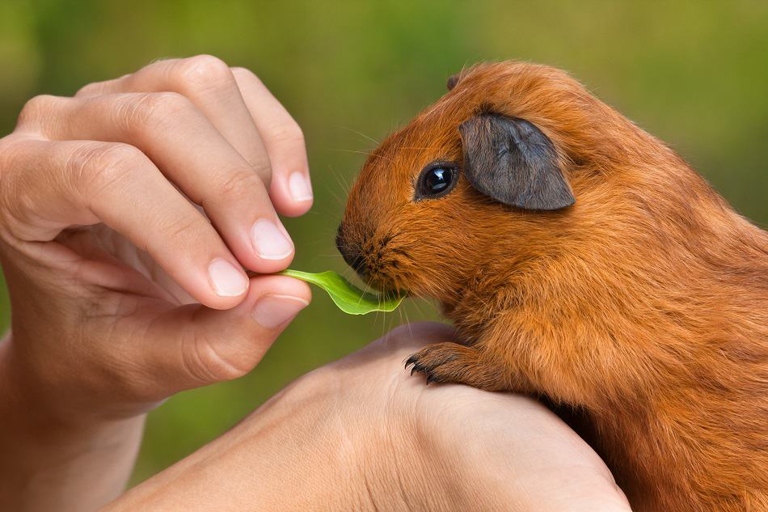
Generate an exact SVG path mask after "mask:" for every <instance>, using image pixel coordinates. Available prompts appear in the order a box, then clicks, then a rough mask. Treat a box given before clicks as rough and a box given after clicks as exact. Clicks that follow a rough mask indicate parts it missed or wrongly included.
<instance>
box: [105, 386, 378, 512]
mask: <svg viewBox="0 0 768 512" xmlns="http://www.w3.org/2000/svg"><path fill="white" fill-rule="evenodd" d="M304 379H306V377H305V378H304ZM304 379H302V380H300V381H299V382H297V383H294V384H292V385H290V386H289V387H288V388H286V389H285V390H283V391H281V392H280V393H278V394H277V395H276V396H274V397H273V398H272V399H271V400H269V401H268V402H267V403H265V404H264V405H262V406H261V407H260V408H259V409H257V410H256V411H255V412H254V413H252V414H251V415H250V416H249V417H247V418H245V419H244V420H243V421H242V422H241V423H240V424H238V425H236V426H235V427H234V428H233V429H232V430H230V431H228V432H227V433H225V434H224V435H222V436H221V437H219V438H217V439H216V440H214V441H212V442H211V443H209V444H207V445H205V446H203V447H201V448H200V449H199V450H197V451H196V452H194V453H193V454H191V455H189V456H188V457H186V458H185V459H183V460H181V461H179V462H178V463H176V464H174V465H173V466H171V467H170V468H167V469H165V470H164V471H162V472H160V473H159V474H157V475H155V476H153V477H152V478H150V479H149V480H147V481H145V482H142V483H141V484H139V485H138V486H136V487H134V488H133V489H131V490H130V491H129V492H127V493H126V494H125V495H123V496H121V497H120V498H119V499H118V500H116V501H114V502H113V503H111V504H110V505H109V506H107V507H106V508H105V509H104V510H103V512H122V511H133V510H167V511H169V512H171V511H183V512H196V511H201V512H202V511H208V510H218V511H220V512H228V511H233V512H234V511H240V510H262V511H273V510H274V511H293V510H296V511H299V510H301V511H304V510H319V511H323V510H328V511H335V510H355V509H359V510H373V508H372V507H369V506H367V504H365V495H364V485H365V484H364V481H362V479H360V478H359V473H358V469H359V468H358V466H359V462H360V461H359V460H358V459H357V456H356V452H355V450H356V444H357V439H356V436H355V435H352V436H351V437H346V436H345V435H344V434H343V433H342V431H343V426H341V425H340V424H339V423H338V411H337V410H335V409H334V403H333V400H332V399H329V395H328V394H327V392H326V390H324V389H322V387H321V386H320V383H319V382H317V381H313V382H312V383H311V385H305V382H304ZM340 428H341V429H342V430H340Z"/></svg>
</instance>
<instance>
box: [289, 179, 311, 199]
mask: <svg viewBox="0 0 768 512" xmlns="http://www.w3.org/2000/svg"><path fill="white" fill-rule="evenodd" d="M288 191H289V192H290V193H291V199H293V200H294V201H311V200H312V185H311V184H310V183H309V176H307V175H306V174H304V173H303V172H295V173H293V174H291V175H290V176H289V177H288Z"/></svg>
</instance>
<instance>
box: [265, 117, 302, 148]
mask: <svg viewBox="0 0 768 512" xmlns="http://www.w3.org/2000/svg"><path fill="white" fill-rule="evenodd" d="M270 138H271V139H272V140H273V141H274V142H276V143H279V144H284V145H296V146H304V132H303V131H302V130H301V128H300V127H299V125H298V124H297V123H296V122H294V121H293V120H291V121H290V122H285V123H280V124H277V125H275V126H273V127H272V129H271V130H270Z"/></svg>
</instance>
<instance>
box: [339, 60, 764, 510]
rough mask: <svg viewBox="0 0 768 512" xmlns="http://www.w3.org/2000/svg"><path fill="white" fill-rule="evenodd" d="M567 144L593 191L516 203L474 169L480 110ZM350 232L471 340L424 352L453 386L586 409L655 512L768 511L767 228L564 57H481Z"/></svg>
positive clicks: (380, 268) (374, 161)
mask: <svg viewBox="0 0 768 512" xmlns="http://www.w3.org/2000/svg"><path fill="white" fill-rule="evenodd" d="M481 110H482V111H487V110H491V111H493V112H496V113H499V114H502V115H506V116H512V117H517V118H522V119H525V120H527V121H529V122H531V123H533V124H534V125H535V126H537V127H538V128H539V129H540V130H541V131H542V132H543V133H544V134H546V136H548V137H549V139H550V140H551V141H552V142H553V144H554V146H555V148H556V150H557V155H558V159H559V163H560V167H561V168H562V169H563V171H564V173H565V176H566V178H567V180H568V182H569V183H570V186H571V188H572V190H573V195H574V196H575V198H576V203H575V204H574V205H573V206H571V207H568V208H565V209H563V210H558V211H549V212H534V211H524V210H520V209H515V208H511V207H507V206H504V205H501V204H500V203H497V202H495V201H493V200H491V199H489V198H488V197H486V196H484V195H482V194H480V193H478V192H477V191H476V190H474V189H473V188H472V187H471V186H470V185H469V183H468V182H467V180H466V179H465V177H464V176H463V175H462V176H460V178H459V182H458V184H457V186H456V188H455V189H454V190H453V191H452V192H451V193H450V194H448V195H446V196H445V197H442V198H439V199H434V200H423V201H414V199H413V198H414V183H415V181H416V179H417V177H418V175H419V173H420V171H421V169H422V168H424V166H425V165H427V164H428V163H430V162H432V161H435V160H444V161H450V162H455V163H456V164H457V165H458V167H459V169H461V165H462V162H463V150H462V141H461V138H460V136H459V131H458V126H459V125H460V124H461V123H463V122H464V121H466V120H467V119H469V118H470V117H471V116H473V115H476V114H477V112H478V111H481ZM339 243H340V245H341V246H343V247H346V248H352V249H351V250H353V251H356V252H358V253H359V256H358V257H359V258H361V259H362V260H363V261H364V262H365V269H366V271H365V279H366V280H367V281H368V282H369V283H370V284H372V285H374V286H377V287H379V288H382V289H390V290H400V291H407V292H409V293H411V294H413V295H418V296H428V297H434V298H436V299H438V300H439V301H440V302H441V304H442V306H443V309H444V312H445V314H446V316H447V317H448V318H450V319H451V320H452V321H453V322H454V323H455V325H456V327H457V328H458V331H459V333H460V335H461V337H462V339H463V340H464V342H465V343H466V345H457V344H454V343H440V344H435V345H431V346H429V347H427V348H425V349H424V350H423V351H421V352H419V353H417V354H416V355H415V356H414V362H416V363H417V366H416V367H417V368H418V369H419V371H422V372H424V373H426V374H427V375H428V377H429V378H430V379H431V380H435V381H438V382H460V383H465V384H468V385H472V386H476V387H479V388H483V389H488V390H510V391H517V392H525V393H530V394H533V395H540V396H544V397H546V398H547V399H548V400H550V401H551V402H553V403H555V404H559V405H560V406H566V407H570V408H573V409H574V410H576V411H577V412H579V413H581V414H583V416H584V418H585V419H586V420H587V421H588V423H589V425H590V430H591V431H592V434H593V436H594V445H595V448H596V449H597V450H598V451H599V453H601V454H602V455H603V457H604V458H605V460H606V462H607V463H608V465H609V466H610V467H611V469H612V471H613V472H614V475H615V477H616V479H617V482H618V483H619V485H621V487H622V488H623V489H624V490H625V492H626V494H627V495H628V497H629V499H630V502H631V503H632V506H633V508H634V509H635V510H638V511H644V510H647V511H650V510H653V511H661V510H669V511H704V510H707V511H710V510H711V511H718V512H727V511H744V510H751V511H768V234H766V232H764V231H762V230H760V229H758V228H757V227H755V226H754V225H752V224H750V223H749V222H748V221H747V220H745V219H744V218H742V217H740V216H739V215H738V214H736V213H735V212H734V211H733V210H732V209H731V208H730V207H729V206H728V205H727V203H726V202H725V201H724V200H723V199H722V198H721V197H720V196H719V195H718V194H717V193H716V192H715V191H713V190H712V188H710V186H709V185H708V184H707V183H706V182H705V181H704V180H703V179H702V178H701V177H700V176H699V175H697V174H696V173H695V172H694V171H692V170H691V169H690V168H689V167H688V165H687V164H686V163H685V162H684V161H683V160H682V159H681V158H680V157H679V156H678V155H676V154H675V153H674V152H673V151H672V150H670V149H669V148H668V147H666V146H665V145H664V144H663V143H661V142H660V141H658V140H657V139H655V138H654V137H652V136H651V135H649V134H647V133H646V132H644V131H643V130H641V129H639V128H638V127H637V126H635V125H634V124H632V123H631V122H630V121H629V120H627V119H626V118H624V117H623V116H622V115H621V114H619V113H618V112H616V111H615V110H613V109H611V108H610V107H608V106H607V105H605V104H604V103H602V102H601V101H599V100H598V99H596V98H595V97H593V96H592V95H590V94H589V93H588V92H587V91H586V89H585V88H584V87H583V86H582V85H580V84H579V83H578V82H577V81H575V80H574V79H572V78H571V77H570V76H569V75H567V74H566V73H564V72H562V71H560V70H556V69H553V68H549V67H545V66H539V65H533V64H526V63H515V62H506V63H496V64H481V65H478V66H475V67H473V68H470V69H468V70H465V71H464V72H463V73H462V75H461V76H460V78H459V80H458V83H457V84H456V85H455V87H454V88H453V89H452V90H451V91H450V92H448V93H447V94H446V95H445V96H444V97H442V98H441V99H440V100H439V101H438V102H437V103H436V104H434V105H433V106H431V107H429V108H428V109H426V110H425V111H424V112H422V113H421V114H419V115H418V116H417V117H416V118H415V119H414V120H413V121H412V122H411V123H410V124H409V125H408V126H406V127H405V128H403V129H402V130H400V131H398V132H397V133H395V134H393V135H391V136H390V137H389V138H388V139H387V140H385V141H384V142H383V143H382V144H381V146H380V147H379V148H378V149H376V150H375V151H373V153H372V154H371V155H370V157H369V159H368V161H367V162H366V164H365V166H364V168H363V170H362V173H361V175H360V178H359V179H358V181H357V182H356V184H355V185H354V187H353V189H352V191H351V193H350V197H349V202H348V204H347V210H346V213H345V217H344V221H343V223H342V226H341V228H340V231H339Z"/></svg>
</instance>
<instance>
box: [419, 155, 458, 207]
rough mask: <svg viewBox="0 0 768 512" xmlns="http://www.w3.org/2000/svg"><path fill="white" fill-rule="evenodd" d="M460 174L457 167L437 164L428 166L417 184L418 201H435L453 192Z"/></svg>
mask: <svg viewBox="0 0 768 512" xmlns="http://www.w3.org/2000/svg"><path fill="white" fill-rule="evenodd" d="M457 178H458V172H457V171H456V166H454V165H452V164H448V163H443V162H437V163H433V164H430V165H428V166H427V167H425V168H424V170H423V171H421V175H420V176H419V181H418V183H417V184H416V199H417V200H418V199H427V198H429V199H433V198H436V197H441V196H444V195H446V194H447V193H448V192H450V191H451V190H453V186H454V185H455V184H456V181H458V180H457Z"/></svg>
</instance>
